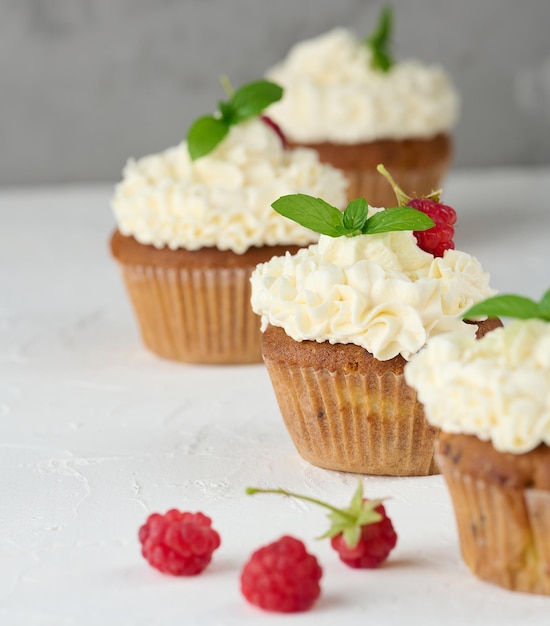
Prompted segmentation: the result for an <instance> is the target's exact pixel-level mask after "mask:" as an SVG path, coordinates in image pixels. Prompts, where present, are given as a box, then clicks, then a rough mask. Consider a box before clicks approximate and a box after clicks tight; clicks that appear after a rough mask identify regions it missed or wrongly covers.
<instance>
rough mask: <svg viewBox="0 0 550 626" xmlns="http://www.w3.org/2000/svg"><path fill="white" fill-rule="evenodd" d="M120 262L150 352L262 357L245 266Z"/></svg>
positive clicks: (195, 359)
mask: <svg viewBox="0 0 550 626" xmlns="http://www.w3.org/2000/svg"><path fill="white" fill-rule="evenodd" d="M121 267H122V274H123V278H124V282H125V284H126V288H127V290H128V294H129V296H130V299H131V301H132V305H133V308H134V311H135V314H136V317H137V320H138V325H139V328H140V332H141V335H142V338H143V341H144V343H145V345H146V346H147V347H148V348H149V349H150V350H152V351H153V352H154V353H156V354H158V355H159V356H162V357H164V358H167V359H173V360H177V361H184V362H189V363H211V364H217V363H219V364H222V363H257V362H260V361H261V347H260V344H261V333H260V321H259V318H258V316H256V315H255V314H254V313H253V312H252V310H251V307H250V272H251V270H250V269H249V268H191V269H185V268H165V267H153V266H146V265H125V264H121Z"/></svg>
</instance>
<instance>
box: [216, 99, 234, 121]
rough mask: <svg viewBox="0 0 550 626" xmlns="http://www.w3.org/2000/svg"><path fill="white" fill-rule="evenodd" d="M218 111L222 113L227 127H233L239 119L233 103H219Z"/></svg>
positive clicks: (222, 119) (222, 118)
mask: <svg viewBox="0 0 550 626" xmlns="http://www.w3.org/2000/svg"><path fill="white" fill-rule="evenodd" d="M218 109H219V111H220V113H221V121H222V122H224V123H225V124H226V125H227V126H231V125H232V124H234V123H235V120H236V119H237V115H236V111H235V108H234V106H233V105H232V104H231V102H222V101H220V102H218Z"/></svg>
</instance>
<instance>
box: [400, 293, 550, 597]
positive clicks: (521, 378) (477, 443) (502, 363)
mask: <svg viewBox="0 0 550 626" xmlns="http://www.w3.org/2000/svg"><path fill="white" fill-rule="evenodd" d="M466 315H467V316H468V317H471V318H474V319H475V318H477V317H478V316H480V315H485V316H486V315H490V316H497V315H498V316H501V317H504V316H510V317H514V318H516V319H514V320H513V321H511V322H509V323H507V324H506V326H505V327H503V328H498V329H496V330H495V331H494V332H492V333H489V334H488V335H486V336H485V337H483V338H482V339H480V340H479V341H473V340H472V338H471V336H468V335H465V334H464V333H462V332H460V331H459V330H458V329H457V330H456V331H455V332H453V333H449V334H446V335H440V336H438V337H433V338H432V339H430V340H429V341H428V344H427V346H426V348H424V349H423V350H422V351H421V352H420V353H419V355H418V356H417V357H416V358H415V359H414V360H412V361H411V362H410V363H408V364H407V366H406V367H405V379H406V380H407V382H408V383H409V384H410V385H411V386H412V387H414V388H415V389H416V390H417V392H418V397H419V399H420V401H421V402H422V403H423V404H424V407H425V412H426V417H427V419H428V421H429V422H430V423H431V424H432V425H433V426H435V427H436V428H440V429H441V434H440V436H439V440H438V442H437V448H436V459H437V464H438V466H439V468H440V470H441V472H442V474H443V475H444V477H445V480H446V483H447V486H448V488H449V492H450V495H451V498H452V502H453V505H454V512H455V517H456V523H457V527H458V534H459V539H460V547H461V552H462V557H463V559H464V561H465V563H466V564H467V565H468V567H469V568H470V570H471V571H472V572H473V573H474V574H475V575H477V576H479V577H480V578H482V579H484V580H487V581H489V582H492V583H495V584H497V585H500V586H502V587H506V588H508V589H513V590H516V591H525V592H531V593H541V594H547V595H548V594H550V532H549V529H550V392H549V390H550V291H547V292H546V294H545V295H544V297H543V298H542V300H541V301H540V302H534V301H532V300H530V299H529V298H524V297H521V296H514V295H511V296H510V295H502V296H496V297H495V298H491V299H489V300H487V301H484V302H481V303H479V304H478V305H477V306H474V307H472V309H470V310H469V311H467V312H466Z"/></svg>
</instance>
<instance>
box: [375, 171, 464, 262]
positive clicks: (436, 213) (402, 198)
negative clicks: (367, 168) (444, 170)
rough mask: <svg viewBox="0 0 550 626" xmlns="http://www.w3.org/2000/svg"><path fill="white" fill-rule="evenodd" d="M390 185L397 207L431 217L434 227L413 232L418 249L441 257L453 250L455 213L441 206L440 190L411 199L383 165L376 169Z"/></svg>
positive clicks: (445, 206)
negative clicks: (408, 208)
mask: <svg viewBox="0 0 550 626" xmlns="http://www.w3.org/2000/svg"><path fill="white" fill-rule="evenodd" d="M376 169H377V170H378V171H379V172H380V173H381V174H382V175H383V176H384V177H385V178H386V179H387V181H388V182H389V183H390V185H391V186H392V189H393V190H394V192H395V196H396V198H397V202H398V204H399V206H410V207H412V208H413V209H416V210H417V211H422V213H425V214H426V215H427V216H428V217H431V218H432V220H433V221H434V222H435V225H434V226H432V227H431V228H428V229H427V230H418V231H414V232H413V235H414V236H415V238H416V241H417V243H418V247H419V248H422V250H424V251H425V252H429V253H430V254H433V255H434V256H443V254H444V253H445V250H454V247H455V244H454V242H453V237H454V234H455V229H454V224H455V223H456V211H455V210H454V209H453V208H452V207H450V206H448V205H447V204H441V203H440V202H439V197H440V195H441V190H440V189H438V190H437V191H432V192H431V193H430V194H428V195H427V196H426V197H424V198H411V197H410V196H408V195H407V194H406V193H405V192H404V191H403V190H402V189H401V188H400V187H399V186H398V185H397V183H396V182H395V180H394V179H393V178H392V176H391V174H390V173H389V172H388V170H387V169H386V168H385V167H384V166H383V165H378V167H377V168H376Z"/></svg>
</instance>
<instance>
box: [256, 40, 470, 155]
mask: <svg viewBox="0 0 550 626" xmlns="http://www.w3.org/2000/svg"><path fill="white" fill-rule="evenodd" d="M267 75H268V76H269V77H270V78H271V79H272V80H274V81H276V82H278V83H279V84H280V85H282V86H283V87H284V90H285V91H284V96H283V98H282V100H280V101H279V102H277V103H275V104H273V105H272V106H271V107H270V108H269V115H270V116H271V117H273V119H274V120H275V121H276V122H277V123H279V124H280V125H281V127H282V128H283V130H284V132H285V133H287V135H288V137H289V138H290V139H292V140H293V141H298V142H302V143H321V142H333V143H339V144H352V143H362V142H368V141H375V140H378V139H397V140H399V139H409V138H431V137H434V136H435V135H437V134H438V133H441V132H448V131H450V130H451V129H452V128H453V127H454V125H455V123H456V121H457V118H458V112H459V99H458V96H457V93H456V91H455V89H454V87H453V85H452V84H451V82H450V80H449V78H448V76H447V74H446V73H445V72H444V71H443V69H442V68H440V67H437V66H427V65H424V64H422V63H420V62H418V61H414V60H407V61H403V62H398V63H395V64H393V65H392V66H391V67H389V69H388V70H387V71H381V70H380V69H377V68H374V67H373V52H372V49H371V48H369V47H368V46H367V44H366V42H365V41H364V40H363V41H362V40H360V39H358V38H357V37H356V36H355V35H354V34H353V33H352V32H350V31H349V30H347V29H344V28H335V29H334V30H331V31H329V32H328V33H326V34H324V35H321V36H319V37H315V38H313V39H310V40H306V41H303V42H301V43H299V44H297V45H296V46H295V47H294V48H292V49H291V50H290V52H289V53H288V56H287V57H286V59H285V60H284V61H283V62H282V63H280V64H279V65H277V66H275V67H273V68H272V69H271V70H269V71H268V72H267Z"/></svg>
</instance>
